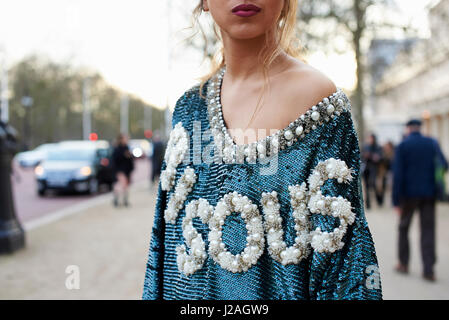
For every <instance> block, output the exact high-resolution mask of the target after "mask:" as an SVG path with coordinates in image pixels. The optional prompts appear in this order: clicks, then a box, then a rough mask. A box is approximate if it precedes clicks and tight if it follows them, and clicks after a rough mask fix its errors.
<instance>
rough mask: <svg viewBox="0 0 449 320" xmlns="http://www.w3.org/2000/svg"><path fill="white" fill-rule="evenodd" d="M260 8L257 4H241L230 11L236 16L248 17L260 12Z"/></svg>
mask: <svg viewBox="0 0 449 320" xmlns="http://www.w3.org/2000/svg"><path fill="white" fill-rule="evenodd" d="M260 10H262V9H260V8H259V7H258V6H255V5H253V4H241V5H238V6H236V7H234V8H233V9H232V13H233V14H235V15H236V16H239V17H242V18H248V17H252V16H255V15H256V14H258V13H259V12H260Z"/></svg>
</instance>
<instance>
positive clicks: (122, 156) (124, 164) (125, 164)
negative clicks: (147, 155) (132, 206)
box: [112, 134, 134, 207]
mask: <svg viewBox="0 0 449 320" xmlns="http://www.w3.org/2000/svg"><path fill="white" fill-rule="evenodd" d="M112 162H113V168H114V171H115V176H116V183H115V185H114V206H116V207H117V206H119V204H120V202H119V198H120V196H122V197H123V205H124V206H126V207H127V206H128V205H129V202H128V187H129V184H130V182H131V172H132V171H133V170H134V158H133V155H132V154H131V151H130V150H129V147H128V137H127V136H126V135H124V134H119V136H118V137H117V141H116V145H115V147H114V151H113V152H112Z"/></svg>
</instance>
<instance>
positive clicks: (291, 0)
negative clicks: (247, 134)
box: [192, 0, 300, 126]
mask: <svg viewBox="0 0 449 320" xmlns="http://www.w3.org/2000/svg"><path fill="white" fill-rule="evenodd" d="M284 1H285V3H284V8H283V9H282V12H281V15H280V17H279V20H278V21H277V23H276V29H275V30H274V32H275V34H274V37H270V36H267V37H266V43H265V46H264V47H263V49H262V50H261V52H260V54H259V59H260V61H261V62H262V65H263V74H264V78H265V82H264V86H263V88H262V94H261V95H260V97H259V100H258V103H257V105H256V108H255V111H254V113H253V115H252V116H251V118H250V120H249V123H248V126H249V124H251V122H252V120H253V118H254V116H255V114H256V112H257V111H258V109H259V107H260V106H262V105H263V97H264V94H265V91H266V88H267V86H268V87H269V79H268V70H269V67H270V65H271V64H272V63H273V62H274V61H275V60H276V58H277V57H278V56H279V55H280V54H281V53H282V52H285V53H287V54H288V55H290V56H292V57H295V58H299V56H300V45H299V41H298V38H297V37H296V12H297V8H298V0H284ZM202 12H203V0H200V3H199V4H198V6H196V7H195V9H194V11H193V15H192V27H195V26H198V28H199V31H200V33H201V34H202V36H203V39H204V41H205V46H204V57H205V58H206V57H207V50H208V42H207V36H206V33H205V32H204V30H203V28H202V27H201V25H200V24H199V23H198V21H199V18H200V16H201V13H202ZM213 29H214V33H215V36H216V38H217V40H218V41H219V42H220V44H221V48H220V49H219V50H218V51H217V52H215V54H214V56H213V57H212V59H211V60H212V61H211V65H212V67H211V70H210V72H209V73H208V74H206V75H204V76H203V77H201V78H200V80H201V84H200V95H201V96H202V92H203V87H204V85H205V83H206V81H207V80H209V79H210V78H211V77H212V76H213V75H214V74H215V73H217V72H218V71H219V70H220V69H221V68H222V67H224V66H225V64H226V61H225V57H224V48H223V41H222V38H221V34H220V30H219V28H218V26H217V24H216V23H214V26H213ZM271 32H272V31H271ZM272 39H274V41H275V43H274V44H273V43H270V41H271V40H272Z"/></svg>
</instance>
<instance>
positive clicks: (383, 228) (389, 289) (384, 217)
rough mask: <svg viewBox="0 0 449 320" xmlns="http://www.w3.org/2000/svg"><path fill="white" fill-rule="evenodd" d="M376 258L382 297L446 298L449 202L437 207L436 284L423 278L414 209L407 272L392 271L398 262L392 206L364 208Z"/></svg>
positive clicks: (417, 225) (447, 283) (396, 219)
mask: <svg viewBox="0 0 449 320" xmlns="http://www.w3.org/2000/svg"><path fill="white" fill-rule="evenodd" d="M366 217H367V220H368V225H369V227H370V229H371V233H372V234H373V238H374V243H375V246H376V251H377V257H378V260H379V268H380V276H381V280H382V289H383V295H384V299H385V300H390V299H400V300H409V299H436V300H439V299H449V232H448V230H449V205H447V204H445V205H438V206H437V219H436V224H437V231H436V232H437V234H436V237H437V240H436V241H437V242H436V243H437V248H436V250H437V264H436V266H435V274H436V277H437V281H436V282H435V283H431V282H427V281H425V280H423V279H422V277H421V273H422V263H421V251H420V243H419V237H420V231H419V215H418V212H415V215H414V216H413V220H412V225H411V228H410V234H409V241H410V250H411V252H410V259H411V261H410V266H409V269H410V273H409V274H408V275H401V274H398V273H396V272H394V271H393V268H394V266H395V265H396V263H397V237H398V233H397V227H398V216H397V214H396V213H395V212H393V210H392V209H382V210H379V209H374V210H371V211H366Z"/></svg>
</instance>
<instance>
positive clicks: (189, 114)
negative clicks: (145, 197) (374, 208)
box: [142, 85, 382, 300]
mask: <svg viewBox="0 0 449 320" xmlns="http://www.w3.org/2000/svg"><path fill="white" fill-rule="evenodd" d="M207 88H208V86H207V85H206V86H204V88H203V90H204V91H203V95H200V92H199V87H198V86H196V87H194V88H192V89H191V90H189V91H187V92H186V93H185V94H184V95H183V96H182V97H181V98H180V99H179V100H178V102H177V104H176V108H175V110H174V112H173V127H175V126H176V124H178V123H181V124H182V127H183V128H184V129H185V130H186V132H187V133H188V135H189V148H188V151H187V154H186V159H188V160H184V161H183V162H182V163H180V164H179V165H178V166H177V167H176V172H174V174H175V184H176V183H178V181H179V180H180V178H181V177H182V175H183V172H184V171H185V170H186V168H192V169H193V170H194V173H195V175H196V182H195V183H194V185H193V187H192V190H191V191H190V192H189V193H188V194H187V196H186V198H185V201H184V202H183V203H181V205H180V206H179V207H177V216H176V219H175V220H174V223H167V222H166V221H165V219H164V212H165V210H166V208H167V204H168V203H169V200H170V198H171V197H173V194H174V192H175V189H176V188H171V189H170V190H168V191H166V190H163V188H161V183H159V187H158V194H157V201H156V207H155V213H154V225H153V229H152V237H151V241H150V247H149V255H148V260H147V266H146V273H145V280H144V286H143V295H142V298H143V299H166V300H177V299H182V300H196V299H208V300H214V299H231V300H258V299H264V300H279V299H281V300H325V299H326V300H327V299H370V300H374V299H381V298H382V291H381V285H380V278H379V274H378V272H379V271H378V262H377V258H376V254H375V249H374V243H373V240H372V237H371V234H370V231H369V229H368V225H367V221H366V219H365V214H364V209H363V198H362V190H361V179H360V152H359V144H358V138H357V135H356V132H355V130H354V125H353V121H352V117H351V112H350V103H349V100H348V99H347V98H346V96H345V104H347V108H345V110H344V111H342V112H339V114H338V115H337V116H335V117H332V118H331V119H330V120H329V121H327V122H324V123H321V124H320V125H318V126H316V128H314V130H310V132H307V134H305V135H303V136H302V138H301V139H298V140H297V141H295V142H294V143H293V144H292V145H291V146H287V147H286V148H283V149H282V150H279V152H278V153H277V169H276V171H275V173H274V174H266V173H265V172H263V170H261V169H263V167H266V164H263V163H260V162H257V163H247V162H245V163H224V162H221V163H205V162H201V161H200V163H195V162H194V159H198V158H199V157H201V155H202V154H204V153H205V152H212V153H213V152H214V151H213V150H214V149H213V148H211V147H210V146H211V145H213V144H214V139H213V134H212V133H211V125H210V117H209V113H208V104H207V99H206V98H205V97H206V96H207ZM194 128H196V129H195V130H196V131H195V130H194ZM198 131H200V132H201V135H198ZM199 141H201V143H199ZM207 148H209V149H207ZM331 158H334V159H339V160H342V161H344V162H345V163H346V165H347V166H348V167H349V168H351V172H352V176H353V179H352V180H351V181H350V182H348V183H339V182H338V181H337V179H328V180H327V181H325V182H324V184H323V185H322V186H321V191H322V194H323V195H325V196H333V197H339V196H340V197H343V198H344V199H346V200H347V201H349V202H350V203H351V207H352V210H353V212H354V213H355V221H354V222H353V223H352V224H350V225H349V226H348V228H347V231H346V233H345V235H344V237H343V242H344V246H343V248H341V249H339V250H336V251H335V252H333V253H330V252H321V253H320V252H318V251H314V250H313V249H312V248H310V245H309V249H310V250H309V251H310V254H308V256H307V257H305V258H304V259H302V260H301V261H299V263H297V264H287V265H283V264H282V263H280V262H278V261H276V260H274V259H273V258H272V256H271V255H270V253H269V250H268V244H267V241H265V246H264V248H263V254H262V255H261V256H260V257H259V258H258V259H257V263H256V264H254V265H252V266H250V267H249V268H248V270H247V271H243V272H231V271H229V270H226V269H225V268H223V267H222V266H221V265H220V264H218V263H217V262H216V261H214V259H212V257H211V255H210V254H208V255H207V257H206V259H203V260H204V263H203V265H202V267H201V268H200V269H198V270H196V271H195V272H193V273H192V274H189V275H186V274H185V273H183V272H181V271H180V270H179V268H178V264H177V253H176V248H177V247H178V246H182V245H186V243H187V242H186V240H185V238H184V236H183V223H182V221H183V218H184V217H185V216H186V210H185V209H186V206H187V205H188V203H190V202H192V201H195V200H199V199H203V200H201V201H204V200H207V201H208V203H209V204H210V205H211V206H213V207H215V206H216V205H217V203H218V202H219V201H220V199H222V198H223V197H224V196H225V195H226V194H229V193H232V192H237V193H239V194H241V195H243V196H246V197H247V198H248V199H249V200H251V202H252V203H253V204H256V205H257V206H258V209H259V211H260V213H261V214H262V212H263V208H262V194H263V193H270V192H273V191H275V192H276V193H277V195H278V201H279V205H280V211H279V213H280V216H281V217H282V227H283V239H284V241H285V243H286V245H288V246H291V245H292V244H294V241H295V237H296V230H295V221H294V218H293V216H292V211H293V209H292V207H291V202H290V200H291V198H290V194H289V186H293V185H300V184H302V183H304V182H306V183H307V181H308V177H309V176H310V175H311V174H312V172H313V170H314V168H316V167H317V165H318V164H319V163H320V162H323V161H326V160H328V159H331ZM197 162H198V161H197ZM166 167H167V163H166V161H165V160H164V162H163V165H162V169H163V170H164V169H166ZM192 223H193V226H194V227H195V229H196V230H197V231H198V233H199V234H200V235H201V236H202V239H204V242H205V245H206V249H207V248H208V247H209V240H208V235H209V232H210V228H209V226H208V225H207V224H205V223H204V221H202V220H201V219H200V218H199V217H195V218H194V219H193V220H192ZM308 223H309V224H310V229H311V230H316V228H320V229H321V230H322V231H328V232H332V230H334V229H335V228H337V227H338V226H339V224H340V222H339V221H338V219H336V218H335V217H333V216H331V215H322V214H310V216H309V221H308ZM247 236H248V231H247V229H246V223H245V221H244V219H242V217H241V216H240V215H239V214H236V213H234V214H230V215H229V216H227V217H226V220H225V223H224V225H223V230H222V239H223V242H224V243H225V245H226V247H227V248H228V250H229V251H230V252H231V253H232V254H234V255H235V254H238V253H240V252H242V251H243V250H244V249H245V246H246V245H247V241H248V239H247Z"/></svg>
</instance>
